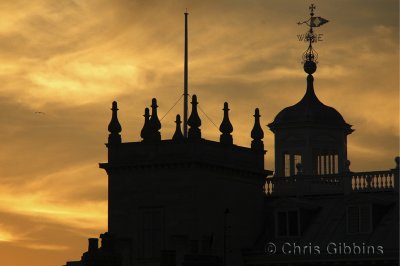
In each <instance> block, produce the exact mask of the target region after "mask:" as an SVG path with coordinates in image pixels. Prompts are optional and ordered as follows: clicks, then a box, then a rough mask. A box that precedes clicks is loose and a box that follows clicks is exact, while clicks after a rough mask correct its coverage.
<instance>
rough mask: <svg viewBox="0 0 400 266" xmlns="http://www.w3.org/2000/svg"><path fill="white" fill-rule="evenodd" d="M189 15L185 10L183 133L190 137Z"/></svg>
mask: <svg viewBox="0 0 400 266" xmlns="http://www.w3.org/2000/svg"><path fill="white" fill-rule="evenodd" d="M188 15H189V13H188V12H187V8H186V11H185V59H184V74H183V76H184V80H183V135H184V136H185V138H187V137H188V127H187V126H188V125H187V124H188V96H189V92H188V90H189V89H188Z"/></svg>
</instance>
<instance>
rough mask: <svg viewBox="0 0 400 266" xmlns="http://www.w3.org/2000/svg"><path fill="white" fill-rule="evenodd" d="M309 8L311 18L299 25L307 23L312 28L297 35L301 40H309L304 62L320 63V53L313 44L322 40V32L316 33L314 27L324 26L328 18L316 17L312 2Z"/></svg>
mask: <svg viewBox="0 0 400 266" xmlns="http://www.w3.org/2000/svg"><path fill="white" fill-rule="evenodd" d="M309 9H310V18H309V19H308V20H306V21H303V22H297V24H298V25H302V24H307V25H308V26H309V27H310V29H309V30H308V31H307V33H305V34H302V35H297V37H298V39H299V41H304V42H308V48H307V50H306V51H305V52H304V53H303V58H302V59H303V62H302V63H304V64H305V63H306V62H313V63H314V64H316V63H318V62H317V59H318V53H317V52H316V51H315V50H314V49H313V47H312V44H313V43H316V42H318V41H322V34H318V35H317V34H315V32H314V28H316V27H319V26H322V25H323V24H325V23H327V22H328V20H327V19H324V18H322V17H314V9H315V5H314V4H311V6H310V7H309ZM314 71H315V70H314Z"/></svg>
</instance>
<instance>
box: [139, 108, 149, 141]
mask: <svg viewBox="0 0 400 266" xmlns="http://www.w3.org/2000/svg"><path fill="white" fill-rule="evenodd" d="M143 116H144V125H143V128H142V131H140V136H141V137H142V139H143V141H147V140H149V138H150V137H149V124H150V110H149V108H147V107H146V108H145V109H144V115H143Z"/></svg>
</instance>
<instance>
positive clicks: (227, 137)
mask: <svg viewBox="0 0 400 266" xmlns="http://www.w3.org/2000/svg"><path fill="white" fill-rule="evenodd" d="M222 110H223V111H224V118H223V119H222V122H221V125H220V126H219V131H220V132H221V133H222V134H221V136H220V138H219V140H220V142H221V143H224V144H233V138H232V135H231V133H232V131H233V126H232V124H231V121H229V107H228V103H227V102H225V103H224V109H222Z"/></svg>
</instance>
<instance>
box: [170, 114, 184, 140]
mask: <svg viewBox="0 0 400 266" xmlns="http://www.w3.org/2000/svg"><path fill="white" fill-rule="evenodd" d="M175 123H176V128H175V133H174V135H173V136H172V139H173V140H176V141H179V140H183V139H184V137H183V134H182V131H181V124H182V121H181V116H180V115H176V120H175Z"/></svg>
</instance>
